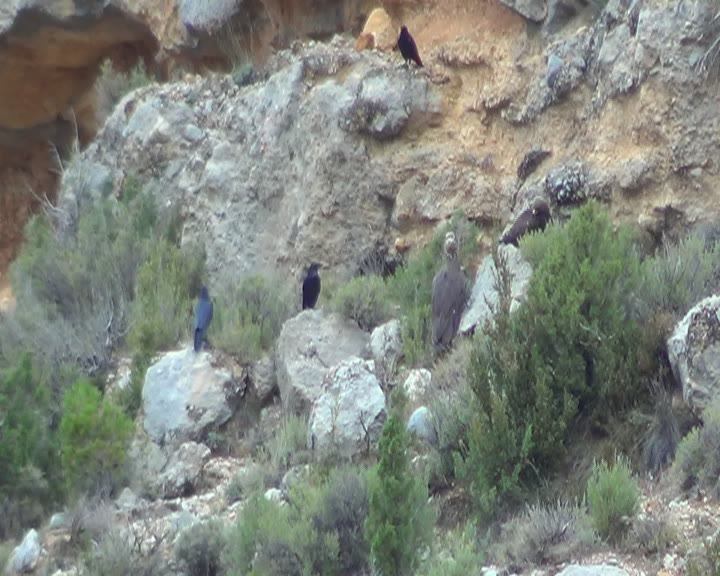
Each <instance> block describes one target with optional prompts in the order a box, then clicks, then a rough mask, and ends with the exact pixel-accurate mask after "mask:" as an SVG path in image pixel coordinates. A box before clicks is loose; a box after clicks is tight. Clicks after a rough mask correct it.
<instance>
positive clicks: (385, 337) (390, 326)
mask: <svg viewBox="0 0 720 576" xmlns="http://www.w3.org/2000/svg"><path fill="white" fill-rule="evenodd" d="M370 350H371V351H372V357H373V360H375V367H376V369H377V370H378V371H380V372H381V373H382V375H383V376H384V377H386V378H387V377H391V376H392V374H393V372H394V371H395V367H396V366H397V363H398V361H399V360H400V358H401V356H402V351H403V347H402V334H401V332H400V321H399V320H391V321H390V322H387V323H385V324H383V325H381V326H378V327H377V328H375V330H373V331H372V334H371V335H370Z"/></svg>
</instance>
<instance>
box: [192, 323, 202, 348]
mask: <svg viewBox="0 0 720 576" xmlns="http://www.w3.org/2000/svg"><path fill="white" fill-rule="evenodd" d="M202 342H203V331H202V330H200V328H196V329H195V341H194V342H193V349H194V350H195V352H199V351H200V348H201V347H202Z"/></svg>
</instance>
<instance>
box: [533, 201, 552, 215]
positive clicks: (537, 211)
mask: <svg viewBox="0 0 720 576" xmlns="http://www.w3.org/2000/svg"><path fill="white" fill-rule="evenodd" d="M532 214H533V216H543V217H544V218H545V219H546V220H547V219H548V218H550V207H549V206H548V203H547V202H545V200H544V199H543V198H541V197H540V196H537V197H536V198H535V200H533V203H532Z"/></svg>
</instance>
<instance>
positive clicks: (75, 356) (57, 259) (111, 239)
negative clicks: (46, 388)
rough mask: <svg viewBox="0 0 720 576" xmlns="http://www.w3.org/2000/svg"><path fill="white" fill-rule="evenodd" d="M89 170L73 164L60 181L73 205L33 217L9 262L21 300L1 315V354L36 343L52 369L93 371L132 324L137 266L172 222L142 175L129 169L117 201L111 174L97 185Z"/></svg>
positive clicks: (103, 366) (99, 370)
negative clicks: (70, 208)
mask: <svg viewBox="0 0 720 576" xmlns="http://www.w3.org/2000/svg"><path fill="white" fill-rule="evenodd" d="M77 162H80V160H77ZM90 171H91V168H88V169H87V170H85V169H84V167H83V166H80V167H76V169H74V170H73V171H72V172H71V173H70V172H69V173H68V174H67V176H66V178H65V179H64V181H63V187H64V189H65V190H66V191H67V192H66V193H70V194H72V197H73V198H75V205H76V207H77V209H76V211H74V212H73V213H72V214H71V213H70V212H69V211H68V212H67V213H66V212H63V211H60V210H58V211H57V212H53V217H52V218H49V217H45V216H42V215H41V216H36V217H34V218H32V219H31V220H30V221H29V222H28V224H27V225H26V226H25V242H24V244H23V249H22V251H21V252H20V254H19V256H18V258H17V259H16V260H15V261H14V262H13V264H12V266H11V270H10V278H11V281H12V287H13V294H14V296H15V298H16V301H17V306H16V307H15V310H14V311H12V312H10V313H7V314H5V315H4V316H3V318H2V320H1V321H0V340H2V342H3V346H2V351H3V355H4V356H6V357H7V358H12V357H14V356H16V355H18V354H20V353H22V352H23V351H24V350H33V351H34V353H35V356H36V361H37V362H38V363H39V364H40V365H42V366H43V367H44V368H45V369H47V371H48V373H49V374H56V373H58V372H59V369H60V367H61V366H63V365H67V364H73V365H76V366H78V367H80V368H82V369H83V370H84V371H85V372H86V373H87V374H89V375H96V374H98V375H99V374H101V373H102V372H103V371H104V370H105V369H106V368H107V367H108V363H109V360H110V355H111V352H112V351H113V350H114V349H117V347H118V346H121V345H122V344H124V341H125V336H126V334H127V332H128V329H129V327H130V323H131V315H132V314H131V308H132V301H133V299H134V297H135V289H136V276H137V272H138V269H139V267H140V266H141V264H142V263H143V262H144V261H145V260H146V259H147V256H148V253H149V251H150V248H151V246H155V245H156V244H157V243H158V242H159V241H160V240H163V239H166V238H168V237H169V236H170V233H171V227H172V226H173V225H174V221H173V218H171V217H169V216H168V214H169V213H170V212H171V211H168V210H164V211H162V212H160V211H158V209H157V207H156V205H155V203H154V199H153V196H152V195H151V194H150V193H148V192H147V191H145V190H143V189H142V187H141V184H140V181H139V180H138V178H137V177H135V176H132V175H128V177H127V178H126V183H125V186H124V188H126V189H127V190H126V192H127V194H124V195H123V200H122V201H121V202H118V201H116V200H115V199H114V198H112V197H109V196H108V190H107V189H106V187H107V182H106V183H103V184H101V185H99V188H98V189H96V188H95V187H94V184H93V183H92V181H91V180H89V179H88V177H87V175H86V173H89V172H90ZM170 216H172V215H170ZM156 250H157V249H156ZM137 317H138V315H137V314H135V318H137ZM57 391H60V390H57Z"/></svg>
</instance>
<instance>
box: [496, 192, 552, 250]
mask: <svg viewBox="0 0 720 576" xmlns="http://www.w3.org/2000/svg"><path fill="white" fill-rule="evenodd" d="M551 218H552V216H551V214H550V207H549V206H548V203H547V202H545V200H543V199H542V198H540V196H538V197H537V198H535V200H533V203H532V206H530V208H526V209H525V210H523V211H522V212H520V215H519V216H518V217H517V218H516V219H515V222H514V223H513V225H512V226H511V227H510V230H508V231H507V232H505V234H503V237H502V239H501V240H500V244H512V245H513V246H517V245H518V240H520V238H522V237H523V236H524V235H525V234H527V233H528V232H535V231H536V230H545V226H547V223H548V221H549V220H550V219H551Z"/></svg>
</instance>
